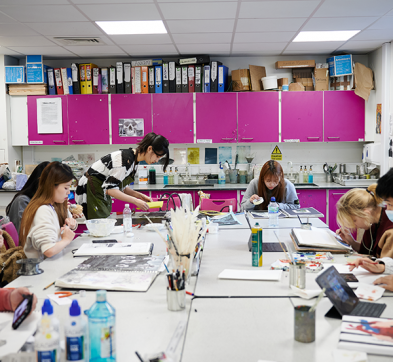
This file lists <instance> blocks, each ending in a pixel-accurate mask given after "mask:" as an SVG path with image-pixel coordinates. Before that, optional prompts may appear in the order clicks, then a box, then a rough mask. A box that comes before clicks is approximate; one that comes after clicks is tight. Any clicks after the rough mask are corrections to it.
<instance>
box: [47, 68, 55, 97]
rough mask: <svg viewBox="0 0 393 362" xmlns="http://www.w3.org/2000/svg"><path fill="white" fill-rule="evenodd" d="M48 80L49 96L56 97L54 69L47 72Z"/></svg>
mask: <svg viewBox="0 0 393 362" xmlns="http://www.w3.org/2000/svg"><path fill="white" fill-rule="evenodd" d="M46 73H47V77H46V78H47V79H48V91H49V95H56V85H55V73H54V71H53V68H48V69H47V70H46Z"/></svg>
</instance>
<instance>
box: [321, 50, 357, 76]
mask: <svg viewBox="0 0 393 362" xmlns="http://www.w3.org/2000/svg"><path fill="white" fill-rule="evenodd" d="M326 61H327V62H328V63H329V73H330V76H331V77H339V76H342V75H351V74H352V73H353V70H352V55H351V54H347V55H340V56H336V57H330V58H327V59H326Z"/></svg>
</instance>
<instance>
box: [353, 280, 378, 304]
mask: <svg viewBox="0 0 393 362" xmlns="http://www.w3.org/2000/svg"><path fill="white" fill-rule="evenodd" d="M384 292H385V289H384V288H381V287H378V286H376V285H370V284H365V283H359V284H358V289H356V291H355V294H356V296H357V297H358V298H360V299H365V300H370V301H372V302H375V301H376V300H378V299H379V298H381V297H382V295H383V293H384Z"/></svg>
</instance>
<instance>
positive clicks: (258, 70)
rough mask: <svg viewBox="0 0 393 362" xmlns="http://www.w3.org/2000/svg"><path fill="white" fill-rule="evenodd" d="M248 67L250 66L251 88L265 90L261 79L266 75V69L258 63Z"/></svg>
mask: <svg viewBox="0 0 393 362" xmlns="http://www.w3.org/2000/svg"><path fill="white" fill-rule="evenodd" d="M248 67H249V68H250V79H251V90H252V91H253V92H260V91H261V90H263V85H262V81H261V79H262V78H264V77H266V69H265V67H261V66H258V65H249V66H248ZM232 79H233V78H232Z"/></svg>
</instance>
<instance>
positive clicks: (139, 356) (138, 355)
mask: <svg viewBox="0 0 393 362" xmlns="http://www.w3.org/2000/svg"><path fill="white" fill-rule="evenodd" d="M135 354H136V356H137V357H138V358H139V359H140V361H141V362H143V359H142V357H141V355H140V354H139V353H138V352H137V351H135Z"/></svg>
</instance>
